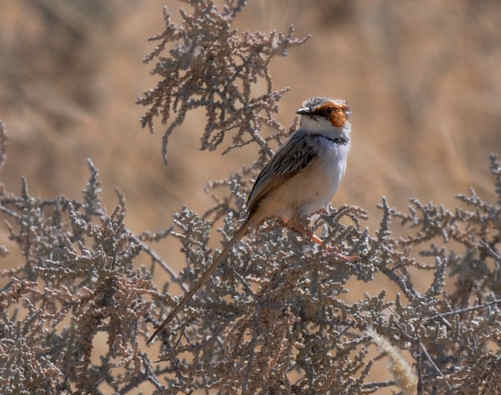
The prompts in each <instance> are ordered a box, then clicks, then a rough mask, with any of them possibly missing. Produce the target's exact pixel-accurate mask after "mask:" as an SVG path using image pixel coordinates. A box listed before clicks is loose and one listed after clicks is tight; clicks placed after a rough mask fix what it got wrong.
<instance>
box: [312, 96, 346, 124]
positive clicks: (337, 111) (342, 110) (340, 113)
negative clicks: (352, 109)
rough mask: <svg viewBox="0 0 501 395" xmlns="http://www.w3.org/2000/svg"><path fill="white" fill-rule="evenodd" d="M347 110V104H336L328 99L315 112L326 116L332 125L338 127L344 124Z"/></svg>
mask: <svg viewBox="0 0 501 395" xmlns="http://www.w3.org/2000/svg"><path fill="white" fill-rule="evenodd" d="M347 111H348V106H346V105H345V104H336V103H333V102H330V101H329V102H327V103H325V104H322V105H321V106H319V107H318V108H317V109H316V110H315V114H318V115H320V116H323V117H326V118H327V119H329V120H330V121H331V123H332V125H333V126H335V127H337V128H340V127H342V126H344V124H345V123H346V121H347V119H348V115H347V113H346V112H347Z"/></svg>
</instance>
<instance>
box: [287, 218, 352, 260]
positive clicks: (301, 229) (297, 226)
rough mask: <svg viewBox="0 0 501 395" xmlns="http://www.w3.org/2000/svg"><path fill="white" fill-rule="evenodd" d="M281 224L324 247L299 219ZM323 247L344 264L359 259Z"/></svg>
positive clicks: (320, 240)
mask: <svg viewBox="0 0 501 395" xmlns="http://www.w3.org/2000/svg"><path fill="white" fill-rule="evenodd" d="M283 222H284V225H285V226H286V227H287V228H289V229H292V230H293V231H295V232H297V233H299V234H301V235H303V236H305V237H306V238H307V239H310V240H311V241H313V242H315V243H317V244H319V245H321V246H324V245H325V244H324V241H323V240H322V239H321V238H320V237H318V236H317V235H316V234H315V233H313V232H312V231H311V230H309V229H307V228H306V227H305V226H304V223H303V221H301V219H300V218H292V219H289V220H284V221H283ZM325 247H326V248H327V251H330V252H331V251H334V252H335V254H336V257H338V258H339V259H341V260H342V261H344V262H354V261H356V260H358V259H359V257H358V256H346V255H344V254H341V253H340V252H339V249H338V248H336V247H333V246H330V245H327V246H325Z"/></svg>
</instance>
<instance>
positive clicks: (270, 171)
mask: <svg viewBox="0 0 501 395" xmlns="http://www.w3.org/2000/svg"><path fill="white" fill-rule="evenodd" d="M317 156H318V152H317V150H316V149H315V147H314V146H313V145H312V144H310V142H309V136H308V135H307V134H306V133H304V132H302V131H298V132H296V134H294V135H293V136H292V137H291V139H290V140H289V141H288V142H287V143H286V144H285V145H283V146H282V147H281V148H280V149H279V150H278V151H277V153H276V154H275V156H273V158H272V159H271V161H270V162H268V164H267V165H266V166H265V167H264V169H263V170H262V171H261V173H259V176H258V177H257V179H256V181H255V183H254V186H253V187H252V191H251V193H250V194H249V198H248V200H247V207H248V210H249V217H250V216H251V215H252V214H253V213H254V211H255V210H256V209H257V207H258V205H259V203H260V202H261V200H262V199H263V198H264V197H265V196H266V195H268V194H269V193H270V192H271V191H272V190H274V189H275V188H277V187H279V186H280V185H282V184H283V183H284V182H286V181H287V180H288V179H290V178H291V177H293V176H295V175H296V174H297V173H298V172H299V171H300V170H302V169H304V168H305V167H306V166H308V165H309V164H310V163H311V162H312V160H313V159H314V158H316V157H317Z"/></svg>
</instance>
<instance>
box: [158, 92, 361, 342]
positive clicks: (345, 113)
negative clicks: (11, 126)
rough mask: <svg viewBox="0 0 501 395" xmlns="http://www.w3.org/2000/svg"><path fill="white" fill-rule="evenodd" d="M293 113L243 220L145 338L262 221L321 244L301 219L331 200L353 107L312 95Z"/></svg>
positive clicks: (345, 154)
mask: <svg viewBox="0 0 501 395" xmlns="http://www.w3.org/2000/svg"><path fill="white" fill-rule="evenodd" d="M296 113H297V114H299V115H300V122H299V128H298V129H297V130H296V132H295V133H294V134H293V135H292V137H291V138H290V139H289V141H288V142H287V143H286V144H284V145H283V146H282V147H281V148H280V149H279V150H278V151H277V152H276V154H275V155H274V156H273V158H272V159H271V160H270V162H269V163H268V164H267V165H266V166H265V167H264V168H263V170H262V171H261V173H260V174H259V176H258V177H257V179H256V181H255V182H254V186H253V187H252V190H251V192H250V194H249V197H248V200H247V209H248V216H247V220H246V221H245V222H244V223H243V225H242V226H241V227H240V228H239V229H238V230H237V232H236V233H235V235H234V236H233V239H232V240H231V241H230V243H228V245H227V246H226V248H224V249H223V251H222V252H221V254H220V255H219V256H218V257H217V258H215V259H214V261H213V262H212V263H211V264H210V266H209V267H208V268H207V270H206V271H205V272H204V273H203V274H202V276H201V278H200V280H199V281H198V282H197V283H196V284H195V285H194V286H193V288H191V289H190V291H188V292H187V293H186V294H185V295H184V297H183V299H182V300H181V302H180V303H179V304H178V305H177V306H176V307H175V308H174V309H173V310H172V311H171V312H170V314H169V315H168V316H167V318H166V319H165V320H164V321H163V322H162V324H161V325H160V326H159V327H158V328H157V329H156V330H155V332H154V333H153V335H151V337H150V338H149V339H148V343H150V342H151V341H152V340H153V339H154V338H155V336H156V335H157V334H158V333H159V332H160V331H161V330H162V329H163V328H164V327H165V326H166V325H167V324H169V322H170V321H171V320H172V319H173V318H174V317H175V316H176V314H177V313H178V312H179V311H181V309H182V308H183V307H184V306H185V305H186V304H187V303H188V302H189V301H190V299H191V298H192V297H193V295H194V294H195V293H196V292H197V291H198V290H199V289H200V288H201V287H202V286H203V285H204V284H205V282H206V281H207V280H208V279H209V278H210V277H211V276H212V274H213V273H214V272H215V270H216V269H217V267H218V266H219V264H220V263H221V262H223V261H224V259H225V258H226V256H227V255H228V253H229V252H230V251H231V249H232V247H233V245H234V244H235V243H237V242H238V241H239V240H240V239H242V238H243V237H244V236H245V235H246V234H247V232H248V231H249V230H250V229H252V228H254V229H257V228H258V227H259V225H260V224H261V223H262V222H264V221H265V220H267V219H269V218H278V219H280V220H281V221H282V222H283V223H284V224H285V226H287V227H288V228H290V229H292V230H294V231H296V232H298V233H300V234H302V235H305V236H308V237H310V238H311V239H312V240H313V241H315V242H317V243H322V240H321V239H319V238H318V237H317V236H315V235H314V234H313V233H312V232H310V231H309V230H308V229H307V227H306V226H305V225H304V223H305V221H304V220H305V218H306V217H307V216H308V215H310V214H313V213H315V212H317V211H319V210H321V209H324V208H325V207H326V206H327V204H329V202H330V201H331V200H332V198H333V196H334V194H335V193H336V191H337V189H338V187H339V184H340V183H341V179H342V178H343V176H344V174H345V172H346V162H347V159H348V153H349V151H350V146H351V141H350V134H351V123H350V121H349V119H350V116H351V109H350V106H349V105H348V104H347V103H346V101H345V100H339V99H331V98H328V97H313V98H311V99H308V100H306V101H305V102H304V103H303V105H302V107H301V108H299V109H298V110H297V111H296ZM338 257H339V258H341V259H343V260H346V261H352V260H353V258H355V259H356V257H345V256H343V255H341V254H338Z"/></svg>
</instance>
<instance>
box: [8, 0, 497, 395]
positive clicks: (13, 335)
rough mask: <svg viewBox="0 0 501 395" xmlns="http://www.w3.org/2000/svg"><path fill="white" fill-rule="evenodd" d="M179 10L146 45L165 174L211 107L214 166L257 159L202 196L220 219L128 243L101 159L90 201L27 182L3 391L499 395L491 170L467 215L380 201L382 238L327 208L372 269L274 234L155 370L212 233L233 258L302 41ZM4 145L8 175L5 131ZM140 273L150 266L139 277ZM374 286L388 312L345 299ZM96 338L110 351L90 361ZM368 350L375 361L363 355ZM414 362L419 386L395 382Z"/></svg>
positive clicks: (327, 235) (11, 277)
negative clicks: (218, 152)
mask: <svg viewBox="0 0 501 395" xmlns="http://www.w3.org/2000/svg"><path fill="white" fill-rule="evenodd" d="M185 2H186V3H187V4H188V5H189V6H190V7H191V10H192V11H191V13H188V12H183V13H182V22H181V23H180V24H178V25H176V24H173V23H172V21H171V19H170V15H169V12H168V10H167V9H165V11H164V12H165V14H164V15H165V31H164V32H162V33H161V34H159V35H158V36H156V37H154V38H153V40H155V41H159V45H158V47H157V48H156V49H155V50H154V51H153V52H152V53H151V54H150V55H149V56H147V58H146V61H147V62H153V61H155V62H156V64H155V67H154V73H155V74H156V75H158V76H159V77H160V80H159V82H158V84H157V86H156V87H155V88H154V89H153V90H151V91H148V92H147V93H146V94H145V95H144V96H143V98H141V99H139V103H140V104H143V105H146V106H148V110H147V112H146V114H145V116H144V117H143V119H142V123H143V125H144V126H149V127H151V128H152V127H153V124H154V121H155V119H156V118H158V117H159V118H160V121H161V122H163V123H167V124H168V126H167V129H166V131H165V134H164V141H163V146H162V151H163V153H164V158H166V157H167V155H166V152H167V142H168V137H169V135H170V134H171V133H172V131H173V130H174V128H175V127H176V126H178V125H180V124H181V123H182V122H183V120H184V119H185V117H186V114H187V112H188V111H190V110H193V109H196V108H202V109H204V110H205V111H206V117H207V126H206V129H205V131H204V133H203V135H202V136H201V139H202V140H201V141H202V145H201V148H202V149H211V150H213V149H216V148H217V147H218V146H219V144H222V143H224V141H225V137H227V135H228V133H231V136H232V141H231V144H230V145H229V146H228V147H227V148H226V151H227V150H230V149H238V148H240V147H242V146H244V145H249V146H250V147H255V148H256V151H257V154H256V157H257V158H258V160H256V162H254V163H253V164H251V165H249V166H247V167H244V168H242V169H241V171H240V172H239V173H237V174H234V175H232V176H231V177H230V178H228V179H227V180H222V181H218V182H213V183H211V184H210V185H209V186H208V191H209V193H210V194H211V196H212V197H213V199H214V206H213V207H212V208H211V209H210V210H208V211H207V212H205V213H201V214H197V213H196V212H194V211H193V210H192V209H190V208H188V207H185V208H183V209H182V210H181V211H180V212H178V213H177V214H176V215H175V216H174V221H173V225H172V226H171V227H169V228H168V229H166V230H165V231H162V232H158V233H152V232H144V233H141V234H134V233H133V232H131V231H130V230H128V229H127V227H126V226H125V218H126V206H125V199H124V197H123V196H122V194H121V193H120V192H118V191H117V196H118V204H117V206H116V208H115V209H114V210H113V211H112V212H111V213H109V212H108V211H107V210H106V209H105V207H104V205H103V203H102V201H101V198H100V190H101V186H100V183H99V177H98V171H97V169H96V168H95V166H94V165H93V163H92V161H89V166H90V171H91V176H90V180H89V182H88V184H87V185H86V186H85V188H84V190H83V196H82V199H81V200H78V201H77V200H71V199H67V198H65V197H64V196H58V197H56V198H54V199H50V200H47V199H40V198H37V197H35V196H32V195H31V194H30V192H29V189H28V183H27V182H26V181H25V180H23V182H22V188H21V192H20V193H19V194H12V193H9V192H6V191H3V192H2V195H1V197H0V211H1V212H2V214H3V217H4V218H5V220H6V224H7V227H8V229H9V233H10V239H11V240H12V241H13V242H15V243H16V244H17V246H18V248H19V251H20V252H21V254H22V255H23V258H24V264H23V265H21V266H19V267H17V268H15V269H12V270H8V271H4V272H3V277H4V280H5V285H4V286H3V288H2V289H1V291H0V301H1V306H2V310H1V315H0V316H1V319H0V332H1V338H0V371H1V375H0V385H1V386H2V388H3V391H4V392H5V393H96V392H99V391H100V390H102V385H103V384H104V383H106V384H107V385H108V386H109V387H111V388H112V389H113V390H114V391H115V392H117V393H121V394H122V393H128V392H132V391H134V390H136V389H137V387H139V386H140V385H142V384H144V383H146V382H148V383H150V384H151V385H152V386H154V387H155V388H156V391H157V393H176V392H184V393H189V392H191V391H195V390H209V389H212V390H217V391H219V392H220V393H235V392H241V393H327V392H330V393H373V392H376V391H378V390H380V389H383V388H386V387H390V388H393V389H394V390H395V389H399V390H400V391H407V393H410V392H409V391H413V388H415V383H414V384H412V383H413V382H412V377H413V375H416V376H417V391H418V392H419V393H471V394H474V393H475V394H476V393H485V394H492V393H500V392H501V388H500V385H499V380H498V379H497V378H498V377H499V374H500V369H501V362H500V357H499V346H500V344H499V342H500V340H501V337H500V336H501V329H500V328H501V325H500V319H501V313H500V309H499V303H500V302H501V298H500V296H499V293H500V290H501V275H500V267H501V256H500V252H499V250H498V249H499V243H500V240H501V238H500V237H501V234H500V231H501V161H500V160H499V159H498V158H497V157H496V156H495V155H492V156H490V172H491V174H492V176H493V180H494V182H493V183H494V186H495V193H496V196H497V199H498V200H497V201H494V202H490V201H487V200H484V199H482V198H481V197H479V196H478V195H476V194H475V192H474V191H472V192H471V193H470V195H468V196H464V195H460V196H458V199H459V201H460V204H461V208H459V207H458V208H454V209H447V208H445V207H443V206H441V205H435V204H432V203H429V204H423V203H421V202H420V201H418V200H415V199H413V200H411V202H410V205H409V210H408V212H406V213H402V212H399V211H397V210H395V209H393V208H391V207H390V205H389V203H388V200H387V199H386V198H383V199H382V200H381V203H380V205H379V208H380V209H381V213H382V216H381V221H380V225H379V227H378V229H377V230H376V231H374V232H370V231H369V230H368V229H366V228H365V227H364V221H365V220H366V219H367V215H366V213H365V211H364V210H362V209H360V208H358V207H351V206H343V207H340V208H337V209H334V208H333V207H330V208H329V209H328V210H327V211H326V212H325V213H322V214H320V215H318V216H315V217H314V218H312V227H313V228H314V229H316V230H317V231H319V232H320V233H321V234H322V236H323V237H324V239H325V240H326V241H327V242H329V243H332V244H335V245H337V246H339V248H340V249H341V250H342V251H343V252H344V253H346V254H349V255H358V256H359V257H360V260H359V261H357V262H355V263H347V262H339V260H338V259H337V258H336V256H335V255H333V254H332V253H331V252H330V251H328V250H327V249H326V248H314V247H312V246H311V244H310V243H309V242H307V241H305V240H303V239H301V238H299V237H298V236H297V235H296V234H294V233H291V232H289V231H286V230H284V229H283V228H281V227H280V226H279V225H278V224H277V223H275V222H273V221H269V222H268V223H266V224H264V225H263V226H262V227H261V229H259V230H258V231H257V232H255V233H254V234H251V235H250V236H249V237H247V238H246V239H245V240H243V241H242V242H241V243H239V244H238V245H236V246H234V248H233V251H232V253H231V254H230V256H229V258H228V259H227V261H226V262H225V264H224V265H222V267H221V268H220V269H219V270H218V271H217V272H216V274H215V275H214V277H213V278H212V280H211V283H210V284H208V285H207V286H206V287H205V288H204V289H202V290H201V291H200V292H199V293H198V294H197V295H196V296H195V298H194V299H193V301H192V302H191V304H190V305H189V306H186V308H185V309H184V311H183V312H182V313H181V314H179V316H178V317H177V319H176V320H174V321H173V323H172V325H171V326H170V327H169V328H167V329H166V330H165V331H163V332H162V333H161V335H160V336H159V337H158V338H157V342H158V343H160V344H161V348H160V356H159V357H158V358H157V357H156V356H155V357H154V356H153V353H152V352H150V350H149V349H148V348H147V347H146V345H145V344H144V340H145V339H146V338H147V336H148V335H149V334H150V333H151V331H152V329H153V328H155V327H156V326H157V325H158V324H159V323H160V322H161V321H162V318H163V317H164V316H165V313H166V312H167V311H168V309H170V308H171V306H172V305H173V304H174V303H176V301H177V300H178V298H176V297H174V296H172V294H171V292H170V289H169V287H170V284H172V283H177V284H178V285H180V286H181V288H183V289H185V290H186V289H187V288H189V287H190V286H191V285H192V284H193V283H194V282H196V280H197V278H198V277H199V275H200V273H201V272H202V271H203V270H204V268H205V267H206V266H207V265H209V264H210V262H211V260H212V259H213V258H214V256H215V252H214V251H213V250H212V249H211V248H209V246H208V243H209V239H210V235H211V230H212V229H214V228H217V229H218V230H219V231H220V233H221V235H222V238H223V244H225V243H229V242H230V240H231V236H232V234H233V232H234V231H235V230H236V229H237V228H238V224H239V219H240V213H241V212H243V211H244V202H245V197H246V195H247V193H248V192H249V188H250V186H251V184H252V178H253V177H254V176H255V174H256V173H257V172H258V171H259V170H260V169H261V168H262V166H263V163H264V160H265V159H266V158H268V157H269V156H270V155H272V153H273V149H274V148H275V147H276V145H277V144H279V143H281V142H282V140H281V139H282V138H283V137H285V136H286V135H287V134H288V131H287V130H288V128H286V127H285V126H283V125H281V124H280V123H279V122H278V121H277V120H276V119H275V118H274V114H276V112H277V110H278V103H279V100H280V98H281V97H282V95H283V94H284V93H285V91H284V90H277V89H274V88H273V86H272V80H271V77H270V75H269V72H268V65H269V63H270V61H271V60H272V59H273V58H274V57H276V56H281V55H285V54H286V51H287V49H288V48H291V47H294V46H297V45H301V44H303V43H304V42H305V39H297V38H294V37H293V35H292V29H291V30H290V31H289V32H288V33H287V34H280V33H276V32H272V33H269V34H265V33H260V32H259V33H252V32H251V33H245V32H239V31H238V30H236V29H234V28H233V27H232V23H233V21H234V19H235V18H236V16H237V15H238V12H239V11H241V9H242V8H243V7H244V6H245V2H244V1H237V0H234V1H230V0H227V1H225V4H224V7H223V8H222V10H220V9H218V8H216V7H215V5H214V4H213V3H212V2H210V1H207V0H203V1H195V0H186V1H185ZM263 81H264V85H263ZM263 86H264V87H265V88H264V91H263ZM354 116H355V117H356V110H355V114H354ZM265 126H266V127H268V128H269V129H265ZM0 131H1V138H0V142H1V145H0V148H1V155H0V158H2V161H3V158H4V156H5V144H4V141H5V132H4V128H3V126H1V130H0ZM221 196H222V197H221ZM396 232H397V234H398V236H397V235H396ZM401 234H403V236H400V235H401ZM165 238H176V239H177V240H179V242H180V244H181V246H182V251H183V253H184V255H185V257H186V267H185V269H184V270H183V271H182V273H180V274H179V275H176V274H175V273H174V272H173V271H172V270H171V269H170V268H169V266H168V265H167V263H166V262H164V261H163V260H162V258H161V257H160V256H159V255H158V254H157V253H156V252H155V251H154V250H153V249H152V247H151V244H152V243H155V242H159V241H161V240H164V239H165ZM2 252H3V253H4V254H5V253H7V251H6V250H5V249H4V250H2ZM141 255H145V256H147V257H149V258H150V259H151V266H149V267H145V266H140V265H139V264H137V262H138V258H139V257H140V256H141ZM158 270H165V271H167V272H168V274H169V278H170V280H169V281H168V282H167V283H166V284H164V286H163V287H162V288H160V289H157V287H156V286H155V284H154V283H153V277H154V275H155V272H156V271H158ZM422 273H432V274H433V281H432V283H431V284H430V286H429V287H428V288H427V289H425V290H421V291H420V290H418V289H417V287H416V278H417V277H419V276H420V275H421V274H422ZM376 275H380V276H383V277H386V278H387V279H388V280H389V281H390V282H391V283H393V284H394V285H395V286H396V287H397V288H398V290H399V292H398V294H397V296H396V298H394V299H391V298H390V297H389V296H388V295H386V293H385V291H384V290H382V291H381V292H380V293H379V294H377V295H375V296H371V295H366V296H365V297H364V298H362V299H361V300H359V301H357V302H356V303H353V304H348V303H346V302H344V301H343V299H342V296H343V294H345V293H347V292H349V290H348V289H347V287H346V284H347V281H348V280H350V279H357V280H358V281H360V282H374V281H375V276H376ZM101 333H105V334H106V335H107V336H106V341H107V348H106V350H105V353H103V354H102V355H100V356H99V358H94V357H93V355H92V352H93V349H94V348H95V341H96V336H97V335H98V334H101ZM372 342H376V343H377V344H378V345H379V346H380V347H381V351H382V354H380V355H376V356H374V355H373V354H372V353H370V352H369V348H370V347H371V343H372ZM404 350H405V351H406V352H408V353H409V355H410V358H411V359H410V361H409V362H410V365H411V366H412V368H411V369H407V368H406V369H404V368H402V366H404V362H403V360H402V359H399V357H400V358H401V356H402V355H403V351H404ZM380 359H389V360H390V361H391V362H392V365H391V368H389V369H391V370H392V371H393V372H394V373H395V378H394V380H389V381H388V380H379V381H370V380H369V379H368V375H369V373H370V371H371V369H372V367H373V366H374V364H375V363H377V361H379V360H380ZM395 361H400V362H395ZM399 364H400V365H399ZM404 371H405V372H406V373H405V372H404ZM402 372H404V373H402ZM405 378H407V379H408V380H407V381H406V380H405ZM412 385H414V387H413V386H412ZM409 388H410V389H409Z"/></svg>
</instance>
